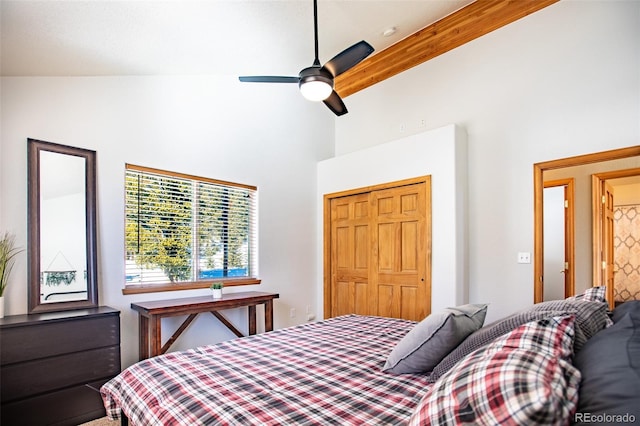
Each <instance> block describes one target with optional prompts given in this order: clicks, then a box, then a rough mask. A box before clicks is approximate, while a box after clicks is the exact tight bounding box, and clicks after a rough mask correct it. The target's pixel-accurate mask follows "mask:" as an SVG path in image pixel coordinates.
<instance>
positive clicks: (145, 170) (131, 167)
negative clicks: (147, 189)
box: [125, 163, 258, 191]
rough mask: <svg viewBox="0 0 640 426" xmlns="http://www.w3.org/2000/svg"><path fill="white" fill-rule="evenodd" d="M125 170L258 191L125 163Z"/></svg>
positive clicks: (200, 177)
mask: <svg viewBox="0 0 640 426" xmlns="http://www.w3.org/2000/svg"><path fill="white" fill-rule="evenodd" d="M125 169H126V170H135V171H138V172H143V173H152V174H155V175H161V176H171V177H176V178H181V179H191V180H197V181H201V182H207V183H214V184H218V185H226V186H234V187H236V188H246V189H250V190H253V191H257V190H258V187H257V186H253V185H245V184H243V183H236V182H228V181H225V180H219V179H211V178H206V177H202V176H196V175H190V174H187V173H178V172H171V171H168V170H161V169H154V168H152V167H145V166H136V165H135V164H128V163H126V164H125Z"/></svg>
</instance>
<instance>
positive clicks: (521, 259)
mask: <svg viewBox="0 0 640 426" xmlns="http://www.w3.org/2000/svg"><path fill="white" fill-rule="evenodd" d="M518 263H531V253H528V252H520V253H518Z"/></svg>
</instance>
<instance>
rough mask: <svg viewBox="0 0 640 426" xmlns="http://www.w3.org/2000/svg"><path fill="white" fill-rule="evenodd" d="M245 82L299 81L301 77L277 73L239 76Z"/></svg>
mask: <svg viewBox="0 0 640 426" xmlns="http://www.w3.org/2000/svg"><path fill="white" fill-rule="evenodd" d="M238 78H239V79H240V81H242V82H243V83H296V84H297V83H298V82H300V77H282V76H275V75H256V76H249V77H238Z"/></svg>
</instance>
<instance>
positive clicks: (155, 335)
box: [149, 315, 162, 357]
mask: <svg viewBox="0 0 640 426" xmlns="http://www.w3.org/2000/svg"><path fill="white" fill-rule="evenodd" d="M161 319H162V318H161V317H160V316H159V315H151V318H149V321H150V322H151V332H150V334H151V353H150V354H149V355H150V356H152V357H153V356H157V355H161V354H162V336H161V333H162V327H161V323H160V320H161Z"/></svg>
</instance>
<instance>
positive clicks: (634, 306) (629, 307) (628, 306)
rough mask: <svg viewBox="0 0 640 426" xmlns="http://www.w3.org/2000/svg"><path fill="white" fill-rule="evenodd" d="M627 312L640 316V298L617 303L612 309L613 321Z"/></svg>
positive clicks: (618, 319)
mask: <svg viewBox="0 0 640 426" xmlns="http://www.w3.org/2000/svg"><path fill="white" fill-rule="evenodd" d="M628 312H632V313H633V314H634V316H636V317H638V318H640V300H629V301H626V302H624V303H622V304H620V305H618V306H617V307H616V308H615V309H614V310H613V322H618V321H620V319H622V317H624V316H625V315H626V314H627V313H628Z"/></svg>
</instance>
